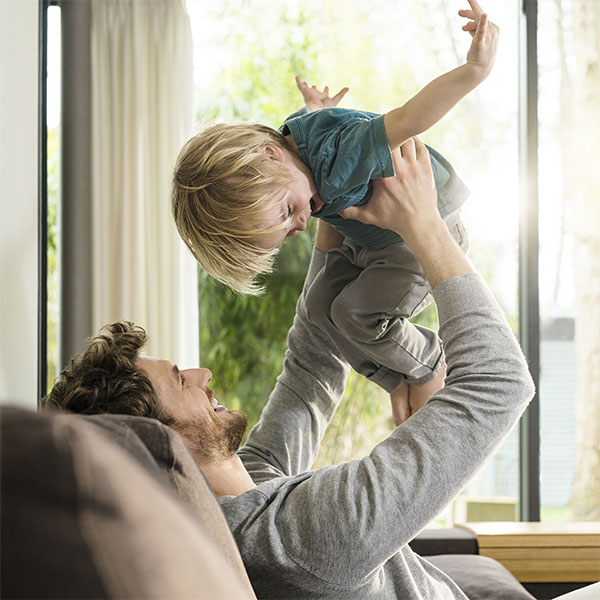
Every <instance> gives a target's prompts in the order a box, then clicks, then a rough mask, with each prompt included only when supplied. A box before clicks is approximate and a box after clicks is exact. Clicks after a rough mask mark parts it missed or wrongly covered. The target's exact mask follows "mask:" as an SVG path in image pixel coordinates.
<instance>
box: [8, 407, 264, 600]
mask: <svg viewBox="0 0 600 600" xmlns="http://www.w3.org/2000/svg"><path fill="white" fill-rule="evenodd" d="M0 425H1V431H0V436H1V448H0V455H1V482H0V485H1V492H2V499H1V504H0V512H1V515H0V517H1V528H2V536H1V548H0V552H1V555H0V556H1V563H2V564H1V570H2V583H1V590H0V594H1V596H2V597H3V598H157V599H158V598H206V599H211V600H212V599H219V600H225V599H227V600H229V599H230V598H240V599H248V598H255V596H254V594H253V592H252V591H251V589H250V588H249V584H247V577H246V579H245V580H244V578H242V577H240V574H239V573H236V571H235V570H234V569H233V568H232V567H231V565H230V564H229V562H228V561H227V559H226V558H225V556H224V555H223V553H222V551H221V549H220V547H219V546H218V545H217V544H215V542H214V539H213V535H211V533H209V532H208V531H207V529H206V528H205V527H204V526H203V525H202V524H201V523H200V520H199V519H198V518H196V516H195V515H194V514H193V513H192V512H191V511H190V510H189V509H188V508H187V507H186V506H185V505H184V504H183V503H181V501H180V500H179V499H178V498H177V497H176V496H175V495H174V494H172V493H171V492H170V491H169V490H168V489H167V488H166V486H164V485H162V484H160V483H159V478H160V477H162V476H160V474H157V473H159V469H158V467H156V470H155V472H154V473H153V472H152V469H143V468H140V460H139V458H138V460H134V459H133V458H132V457H131V454H130V453H129V452H125V451H124V450H123V449H122V448H120V447H119V446H118V445H116V444H114V443H112V442H111V441H110V440H108V439H107V438H106V436H105V435H102V434H101V433H100V430H99V428H98V427H97V426H96V425H94V424H93V423H92V422H90V421H89V419H85V418H82V417H78V416H74V415H60V414H41V413H35V412H32V411H26V410H23V409H20V408H16V407H1V408H0ZM129 441H130V442H131V440H129ZM135 445H136V444H134V446H135ZM140 449H141V448H139V447H138V450H140ZM197 481H202V482H203V485H204V490H205V496H206V498H208V500H207V501H206V507H208V508H207V511H206V513H205V515H204V518H205V520H208V521H209V520H211V519H213V518H214V515H217V516H220V517H221V518H222V513H221V512H220V509H219V507H218V504H217V502H216V500H215V499H214V496H213V495H212V492H210V490H209V489H208V486H206V483H205V482H204V478H203V477H201V478H200V479H197ZM206 492H210V493H206ZM198 493H199V494H200V493H201V492H198ZM213 509H216V510H213ZM226 533H227V534H229V531H228V530H227V531H226ZM229 535H230V534H229ZM238 559H239V555H238ZM244 575H245V573H244Z"/></svg>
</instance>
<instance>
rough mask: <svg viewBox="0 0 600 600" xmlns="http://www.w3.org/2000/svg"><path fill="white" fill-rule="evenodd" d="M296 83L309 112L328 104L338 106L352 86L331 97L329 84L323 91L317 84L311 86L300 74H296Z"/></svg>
mask: <svg viewBox="0 0 600 600" xmlns="http://www.w3.org/2000/svg"><path fill="white" fill-rule="evenodd" d="M296 85H297V86H298V89H299V90H300V93H301V94H302V98H304V108H306V109H307V110H308V111H309V112H313V111H315V110H319V109H320V108H326V107H328V106H337V105H338V104H339V103H340V100H341V99H342V98H343V97H344V96H345V95H346V94H347V93H348V90H349V89H350V88H348V87H344V88H342V89H341V90H340V91H339V92H338V93H337V94H336V95H335V96H333V98H330V97H329V86H327V85H326V86H325V87H324V88H323V91H322V92H321V91H319V90H318V89H317V87H316V86H314V85H313V86H309V85H308V83H306V81H302V80H301V79H300V77H299V76H298V75H296Z"/></svg>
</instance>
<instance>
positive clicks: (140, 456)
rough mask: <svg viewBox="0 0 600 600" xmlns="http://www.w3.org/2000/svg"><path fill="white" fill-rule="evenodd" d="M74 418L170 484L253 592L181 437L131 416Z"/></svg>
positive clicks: (228, 535) (220, 515)
mask: <svg viewBox="0 0 600 600" xmlns="http://www.w3.org/2000/svg"><path fill="white" fill-rule="evenodd" d="M65 418H68V417H66V416H65ZM71 418H76V419H85V420H86V421H88V422H90V423H92V424H94V425H96V426H97V427H99V428H100V429H101V430H102V433H103V434H105V435H106V436H108V437H109V438H110V439H111V440H112V441H113V442H115V443H116V444H118V445H119V446H120V447H121V448H123V449H125V450H127V452H128V453H130V454H131V455H132V456H134V457H135V458H136V460H138V461H139V462H140V463H141V464H142V466H143V467H144V468H145V469H146V470H147V471H148V472H150V473H152V474H153V475H154V476H158V477H159V478H160V479H161V481H162V483H163V484H164V483H165V482H166V483H167V485H168V487H169V488H170V489H171V490H173V491H175V493H176V494H177V496H178V497H179V498H181V499H182V500H183V501H184V502H185V503H186V504H187V505H188V506H189V507H190V509H191V510H192V511H193V512H194V514H195V515H196V517H197V518H198V519H199V520H200V521H201V522H202V524H203V525H204V527H205V529H206V531H207V533H208V534H209V535H210V536H211V537H212V538H213V539H214V540H215V541H216V542H217V544H218V545H219V547H220V548H221V551H222V552H223V554H224V555H225V557H226V558H227V560H228V562H229V563H230V564H231V566H232V567H233V568H234V569H235V570H236V571H237V572H239V573H240V577H243V578H245V579H246V580H247V587H248V589H250V580H249V579H248V576H247V573H246V570H245V568H244V565H243V562H242V559H241V557H240V553H239V551H238V548H237V545H236V543H235V540H234V539H233V535H232V534H231V531H230V530H229V526H228V525H227V521H226V520H225V516H224V515H223V512H222V511H221V508H220V506H219V505H218V503H217V501H216V498H215V496H214V494H213V492H212V490H211V489H210V487H209V485H208V483H207V481H206V478H205V477H204V474H203V473H202V471H201V470H200V468H199V467H198V465H197V463H196V461H195V460H194V459H193V457H192V455H191V454H190V453H189V452H188V450H187V448H186V447H185V445H184V444H183V441H182V439H181V437H180V436H179V434H177V433H176V432H175V431H174V430H173V429H171V428H170V427H167V426H165V425H163V424H162V423H159V422H158V421H156V420H154V419H145V418H143V417H132V416H130V415H109V414H103V415H94V416H86V417H83V416H80V415H72V416H71Z"/></svg>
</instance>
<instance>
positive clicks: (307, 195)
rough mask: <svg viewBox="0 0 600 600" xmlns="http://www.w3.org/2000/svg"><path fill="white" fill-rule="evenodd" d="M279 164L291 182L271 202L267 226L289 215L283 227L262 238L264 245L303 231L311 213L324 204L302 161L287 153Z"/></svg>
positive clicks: (277, 222)
mask: <svg viewBox="0 0 600 600" xmlns="http://www.w3.org/2000/svg"><path fill="white" fill-rule="evenodd" d="M282 165H283V167H285V168H286V169H288V171H289V173H290V175H291V179H292V181H291V183H290V184H289V186H288V187H287V188H285V189H282V191H281V195H280V197H281V199H280V200H279V201H276V202H274V203H273V211H272V214H271V215H270V217H269V219H268V222H267V223H266V225H267V226H269V227H275V226H277V225H279V224H281V223H283V222H284V221H285V220H286V219H287V218H288V217H290V223H289V225H288V226H287V227H286V228H285V229H282V230H281V231H276V232H274V233H273V234H272V235H271V236H269V237H268V238H267V239H265V240H263V244H264V246H265V247H266V248H276V247H278V246H281V244H283V241H284V240H285V238H286V237H293V236H295V235H298V234H299V233H300V232H301V231H304V230H305V229H306V226H307V225H308V219H309V218H310V216H311V215H312V214H313V213H315V212H317V211H318V210H320V209H321V207H322V206H323V201H322V200H321V199H320V198H319V195H318V193H317V188H316V186H315V182H314V180H313V176H312V173H311V172H310V169H309V168H308V167H307V166H306V165H305V164H304V163H303V162H302V161H301V160H299V159H298V158H296V157H295V156H292V155H289V154H287V153H286V159H285V160H284V161H283V163H282Z"/></svg>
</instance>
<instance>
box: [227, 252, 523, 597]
mask: <svg viewBox="0 0 600 600" xmlns="http://www.w3.org/2000/svg"><path fill="white" fill-rule="evenodd" d="M323 262H324V254H323V253H321V252H318V251H315V252H314V255H313V262H312V264H311V268H310V269H309V274H308V276H307V281H306V284H305V290H306V289H307V287H308V286H310V283H311V281H312V279H313V278H314V275H315V274H316V272H317V271H318V269H319V268H320V267H321V266H322V264H323ZM304 293H305V292H304ZM304 293H303V296H301V298H300V300H299V302H298V307H297V312H296V318H295V320H294V325H293V327H292V329H291V330H290V333H289V337H288V350H287V353H286V358H285V362H284V367H283V372H282V373H281V375H280V376H279V378H278V381H277V384H276V386H275V389H274V390H273V393H272V394H271V397H270V398H269V402H268V404H267V405H266V407H265V409H264V410H263V413H262V416H261V419H260V422H259V423H258V424H257V425H256V426H255V427H254V428H253V429H252V431H251V432H250V435H249V437H248V440H247V443H246V445H245V446H244V447H243V448H241V449H240V451H239V455H240V457H241V459H242V460H243V462H244V466H245V467H246V469H247V470H248V472H249V473H250V475H251V476H252V479H253V480H254V482H255V483H256V484H257V487H256V488H254V489H252V490H249V491H247V492H245V493H243V494H241V495H240V496H237V497H224V498H220V499H219V501H220V504H221V507H222V508H223V511H224V513H225V517H226V519H227V521H228V523H229V526H230V528H231V530H232V532H233V535H234V537H235V540H236V542H237V544H238V547H239V549H240V552H241V554H242V558H243V560H244V564H245V565H246V569H247V570H248V574H249V576H250V580H251V582H252V585H253V587H254V590H255V592H256V595H257V596H258V598H260V599H261V600H283V599H285V600H292V599H300V598H302V599H316V598H320V599H334V598H339V599H344V600H370V599H373V600H375V599H377V600H382V599H388V598H389V599H392V598H393V599H407V600H408V599H421V598H431V599H436V600H441V599H446V598H461V599H463V600H464V599H465V598H466V596H465V595H464V594H463V593H462V592H461V591H460V589H459V588H458V587H457V586H456V585H455V584H454V583H453V582H452V581H451V580H450V579H449V578H448V577H447V576H446V575H445V574H444V573H442V572H441V571H440V570H439V569H437V568H436V567H434V566H433V565H432V564H430V563H429V562H427V560H425V559H423V558H421V557H419V556H417V555H416V554H415V553H414V552H413V551H412V550H411V549H410V548H409V547H408V545H407V543H408V542H409V541H410V540H411V539H412V538H413V537H414V536H415V535H416V534H417V533H419V531H421V529H423V528H424V527H425V526H426V525H427V524H428V523H429V522H430V521H431V520H432V519H433V518H434V517H435V516H436V515H437V514H438V513H439V512H440V511H441V510H442V509H443V508H444V507H445V506H446V505H447V504H448V503H449V502H450V501H451V500H452V499H453V498H454V497H455V496H456V495H457V494H458V493H459V492H460V491H461V489H462V488H463V487H464V486H465V485H466V484H467V482H468V481H469V480H470V479H471V478H472V477H473V476H474V475H475V474H476V472H477V471H478V470H479V469H481V467H482V466H483V464H484V463H485V462H486V460H487V459H489V457H490V456H491V455H492V454H493V453H494V452H495V451H496V450H497V448H498V447H499V445H500V444H501V442H502V441H503V440H504V439H505V438H506V436H507V434H508V433H509V431H510V430H511V429H512V427H513V426H514V424H515V423H516V422H517V420H518V419H519V417H520V416H521V414H522V413H523V411H524V410H525V407H526V406H527V404H528V402H529V401H530V399H531V398H532V396H533V384H532V381H531V377H530V375H529V372H528V370H527V365H526V363H525V360H524V358H523V355H522V352H521V350H520V349H519V346H518V344H517V342H516V340H515V338H514V335H513V333H512V331H511V330H510V328H509V327H508V324H507V323H506V320H505V318H504V315H503V314H502V312H501V310H500V308H499V307H498V305H497V303H496V302H495V300H494V298H493V297H492V295H491V294H490V292H489V291H488V289H487V287H486V285H485V284H484V282H483V280H482V279H481V278H480V277H479V275H476V274H470V275H463V276H459V277H454V278H452V279H449V280H448V281H445V282H443V283H441V284H440V285H438V286H437V287H436V288H435V290H434V291H433V295H434V297H435V300H436V303H437V307H438V314H439V320H440V336H441V338H442V341H443V344H444V350H445V353H446V361H447V365H448V371H447V377H446V385H445V387H444V388H443V389H442V390H440V391H439V392H437V393H436V394H435V395H434V396H433V397H432V398H431V400H430V401H429V402H428V403H427V405H426V406H425V407H423V408H422V409H421V410H419V411H418V412H417V413H416V414H415V415H413V416H412V417H411V418H410V419H409V420H408V421H406V422H405V423H404V424H402V425H401V426H400V427H398V428H396V429H395V430H394V431H393V433H392V434H391V435H390V436H389V437H388V438H387V439H386V440H384V441H383V442H381V443H380V444H379V445H377V446H376V447H375V448H374V449H373V451H372V452H371V453H370V454H369V456H367V457H365V458H363V459H361V460H354V461H351V462H349V463H346V464H342V465H339V466H331V467H324V468H322V469H319V470H317V471H309V469H310V468H311V466H312V464H313V461H314V460H315V457H316V455H317V452H318V448H319V444H320V442H321V439H322V438H323V434H324V433H325V430H326V429H327V426H328V424H329V422H330V420H331V417H332V416H333V413H334V412H335V409H336V407H337V405H338V403H339V402H340V399H341V397H342V394H343V390H344V385H345V381H346V377H347V375H348V371H349V368H348V365H347V364H346V363H345V361H344V359H343V358H342V357H341V356H340V354H339V352H338V351H337V349H336V348H335V347H334V346H333V344H332V342H331V341H330V340H329V338H328V337H327V336H326V334H324V333H322V332H321V331H320V330H319V329H317V328H316V327H314V326H313V325H311V324H310V323H309V322H308V321H307V319H306V314H305V309H304Z"/></svg>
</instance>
